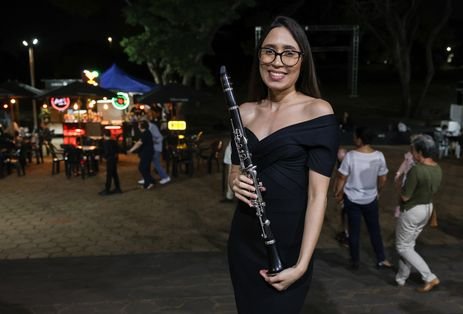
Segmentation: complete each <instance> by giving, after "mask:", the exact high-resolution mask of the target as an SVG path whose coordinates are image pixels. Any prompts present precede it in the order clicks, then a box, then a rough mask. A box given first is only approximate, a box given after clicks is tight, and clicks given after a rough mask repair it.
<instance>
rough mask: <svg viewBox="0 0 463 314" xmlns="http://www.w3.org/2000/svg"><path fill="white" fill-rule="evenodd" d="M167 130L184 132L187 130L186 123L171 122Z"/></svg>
mask: <svg viewBox="0 0 463 314" xmlns="http://www.w3.org/2000/svg"><path fill="white" fill-rule="evenodd" d="M167 128H168V129H169V130H171V131H184V130H186V122H185V121H174V120H171V121H169V122H168V123H167Z"/></svg>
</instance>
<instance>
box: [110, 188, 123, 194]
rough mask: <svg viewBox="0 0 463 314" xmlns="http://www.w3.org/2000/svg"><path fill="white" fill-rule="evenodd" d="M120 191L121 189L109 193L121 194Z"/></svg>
mask: <svg viewBox="0 0 463 314" xmlns="http://www.w3.org/2000/svg"><path fill="white" fill-rule="evenodd" d="M121 193H122V190H121V189H114V190H112V191H111V194H121Z"/></svg>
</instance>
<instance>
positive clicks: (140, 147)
mask: <svg viewBox="0 0 463 314" xmlns="http://www.w3.org/2000/svg"><path fill="white" fill-rule="evenodd" d="M149 113H150V114H148V115H146V117H145V118H143V119H142V120H140V121H138V122H137V127H138V132H136V134H137V135H136V138H138V139H137V141H136V142H135V144H134V145H133V146H132V147H131V148H130V149H128V150H127V153H137V154H138V156H139V163H138V171H139V172H140V174H141V176H142V178H141V179H140V180H139V181H138V184H140V185H141V186H142V187H143V189H145V190H150V189H152V188H153V187H154V186H155V184H156V180H155V179H154V178H153V176H152V174H151V164H152V165H153V167H154V169H155V170H156V172H157V174H158V176H159V177H160V179H159V184H161V185H163V184H167V183H169V182H170V181H171V178H170V176H169V175H168V174H167V171H166V170H165V169H164V167H163V166H162V165H161V156H162V151H163V140H164V136H163V135H162V134H161V132H160V130H159V126H158V125H157V124H156V122H155V113H154V112H153V111H149ZM104 135H105V136H104V142H103V157H104V158H105V159H106V160H107V166H106V172H107V173H106V183H105V188H104V189H103V190H102V191H100V192H99V194H100V195H110V194H114V193H117V194H119V193H122V190H121V187H120V182H119V176H118V174H117V161H118V151H119V150H118V147H117V142H116V141H114V139H111V134H110V133H108V132H107V133H105V134H104ZM108 164H109V167H108ZM112 182H114V186H115V188H114V189H113V190H111V184H112Z"/></svg>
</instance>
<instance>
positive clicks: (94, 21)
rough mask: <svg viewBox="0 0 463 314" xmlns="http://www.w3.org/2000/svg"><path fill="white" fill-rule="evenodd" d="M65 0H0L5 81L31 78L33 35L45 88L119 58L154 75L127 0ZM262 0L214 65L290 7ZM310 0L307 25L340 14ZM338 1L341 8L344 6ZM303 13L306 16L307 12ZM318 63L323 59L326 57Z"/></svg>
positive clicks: (456, 20) (458, 16)
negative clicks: (132, 48) (137, 58)
mask: <svg viewBox="0 0 463 314" xmlns="http://www.w3.org/2000/svg"><path fill="white" fill-rule="evenodd" d="M60 1H62V2H66V1H65V0H42V1H25V0H15V1H1V2H0V10H1V12H2V13H3V14H2V27H1V28H0V82H2V81H5V80H8V79H9V80H19V81H21V82H24V83H30V76H29V63H28V62H29V59H28V53H27V48H25V47H24V46H23V45H22V44H21V42H22V40H25V39H26V40H28V39H32V38H33V37H37V38H38V39H39V40H40V43H39V45H38V46H37V47H36V48H35V49H34V52H35V64H36V82H37V87H39V88H43V82H42V81H41V80H42V79H52V78H53V79H59V78H62V79H64V78H79V77H80V73H81V71H82V70H83V69H96V70H99V71H100V72H101V71H104V70H106V69H107V68H109V67H110V66H111V64H112V63H117V64H118V65H119V66H121V67H122V68H123V69H124V70H126V71H127V72H128V73H130V74H132V75H135V76H138V77H140V78H143V79H147V80H152V77H151V75H150V73H149V71H148V69H147V68H146V66H145V65H136V64H133V63H131V62H129V61H128V58H127V56H126V55H125V54H124V53H123V51H122V49H121V47H120V46H119V45H118V44H117V42H118V41H120V40H121V39H122V37H124V36H127V35H130V32H132V31H133V30H131V29H130V27H129V26H127V25H125V19H124V17H123V15H122V13H121V8H122V7H123V6H124V5H125V3H124V0H80V1H68V2H70V3H73V4H74V5H75V6H76V7H75V8H74V9H71V10H66V9H64V8H61V7H60V6H59V5H57V4H56V3H60ZM258 2H259V3H261V4H260V9H259V10H256V9H254V10H249V11H247V12H245V14H246V16H245V17H244V18H243V20H241V21H236V22H234V23H233V24H231V25H228V26H225V27H224V28H223V30H222V31H221V32H219V33H218V36H217V38H218V39H217V40H216V42H215V43H214V49H215V50H216V53H217V54H218V55H219V56H218V57H214V58H212V59H211V60H207V62H208V63H209V64H210V65H211V66H213V67H215V66H217V64H216V63H218V62H230V60H231V59H233V60H240V58H243V55H242V54H243V52H242V49H241V50H240V49H239V48H236V47H239V46H240V45H243V41H246V40H247V41H248V43H247V44H248V45H249V41H252V40H253V35H254V34H253V26H254V25H255V24H254V23H259V20H262V19H264V18H267V16H266V15H269V14H272V15H276V14H277V13H284V9H286V10H288V5H286V2H285V4H284V5H283V4H282V3H281V1H276V0H275V1H274V0H267V1H258ZM289 2H298V1H289ZM81 3H88V4H90V10H88V9H87V11H83V9H82V8H83V7H84V6H82V5H80V4H81ZM304 3H305V4H304V7H303V9H301V10H299V11H298V12H297V14H299V16H300V17H301V16H303V17H304V19H305V20H306V21H307V24H306V25H311V24H336V21H338V20H339V19H337V18H336V14H332V13H331V12H329V13H330V14H326V12H325V13H323V12H324V10H325V7H324V6H326V5H327V4H326V3H332V1H316V0H311V1H304ZM322 3H325V4H322ZM331 5H332V4H331ZM454 6H455V9H454V11H453V12H454V14H453V16H452V21H451V25H452V27H453V28H454V29H455V34H454V38H453V40H455V39H458V38H460V39H459V40H460V41H461V38H462V37H463V33H462V30H463V23H462V16H463V1H454ZM85 7H86V8H87V6H85ZM334 7H335V8H337V12H338V13H340V9H339V8H340V6H339V7H338V6H334ZM263 9H265V10H263ZM280 11H281V12H280ZM325 11H326V10H325ZM341 13H342V12H341ZM324 14H326V15H324ZM297 19H298V20H299V21H301V18H297ZM330 19H331V20H330ZM266 20H267V19H266ZM108 36H112V37H113V45H112V46H110V45H109V43H108V41H107V37H108ZM238 38H240V40H241V41H242V42H241V43H239V42H238ZM317 40H318V38H317V36H316V35H312V38H311V43H312V45H313V46H314V45H317V42H316V41H317ZM224 42H226V43H227V44H229V43H230V42H232V43H233V42H235V43H236V46H235V48H234V49H233V53H234V54H233V55H226V54H227V53H229V54H230V51H232V50H230V49H229V48H228V47H227V45H224ZM362 44H364V42H361V52H362V51H363V49H365V48H370V47H365V45H363V46H362ZM457 48H458V47H457ZM462 48H463V47H462V45H461V44H459V51H462ZM344 60H345V59H344ZM321 61H322V60H321ZM330 62H332V61H331V60H330ZM317 63H320V60H318V61H317ZM242 68H244V67H242Z"/></svg>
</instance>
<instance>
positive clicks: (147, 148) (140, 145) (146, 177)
mask: <svg viewBox="0 0 463 314" xmlns="http://www.w3.org/2000/svg"><path fill="white" fill-rule="evenodd" d="M138 128H139V130H140V132H141V134H140V139H139V140H138V141H137V142H136V143H135V144H134V145H133V146H132V148H130V149H129V150H128V151H127V152H128V153H134V152H138V156H139V157H140V162H139V163H138V170H139V171H140V173H141V175H142V176H143V188H144V189H145V190H149V189H152V188H153V187H154V178H153V177H152V176H151V169H150V164H151V160H152V159H153V153H154V149H153V137H152V135H151V133H150V131H149V123H148V121H146V120H142V121H140V122H139V123H138Z"/></svg>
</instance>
